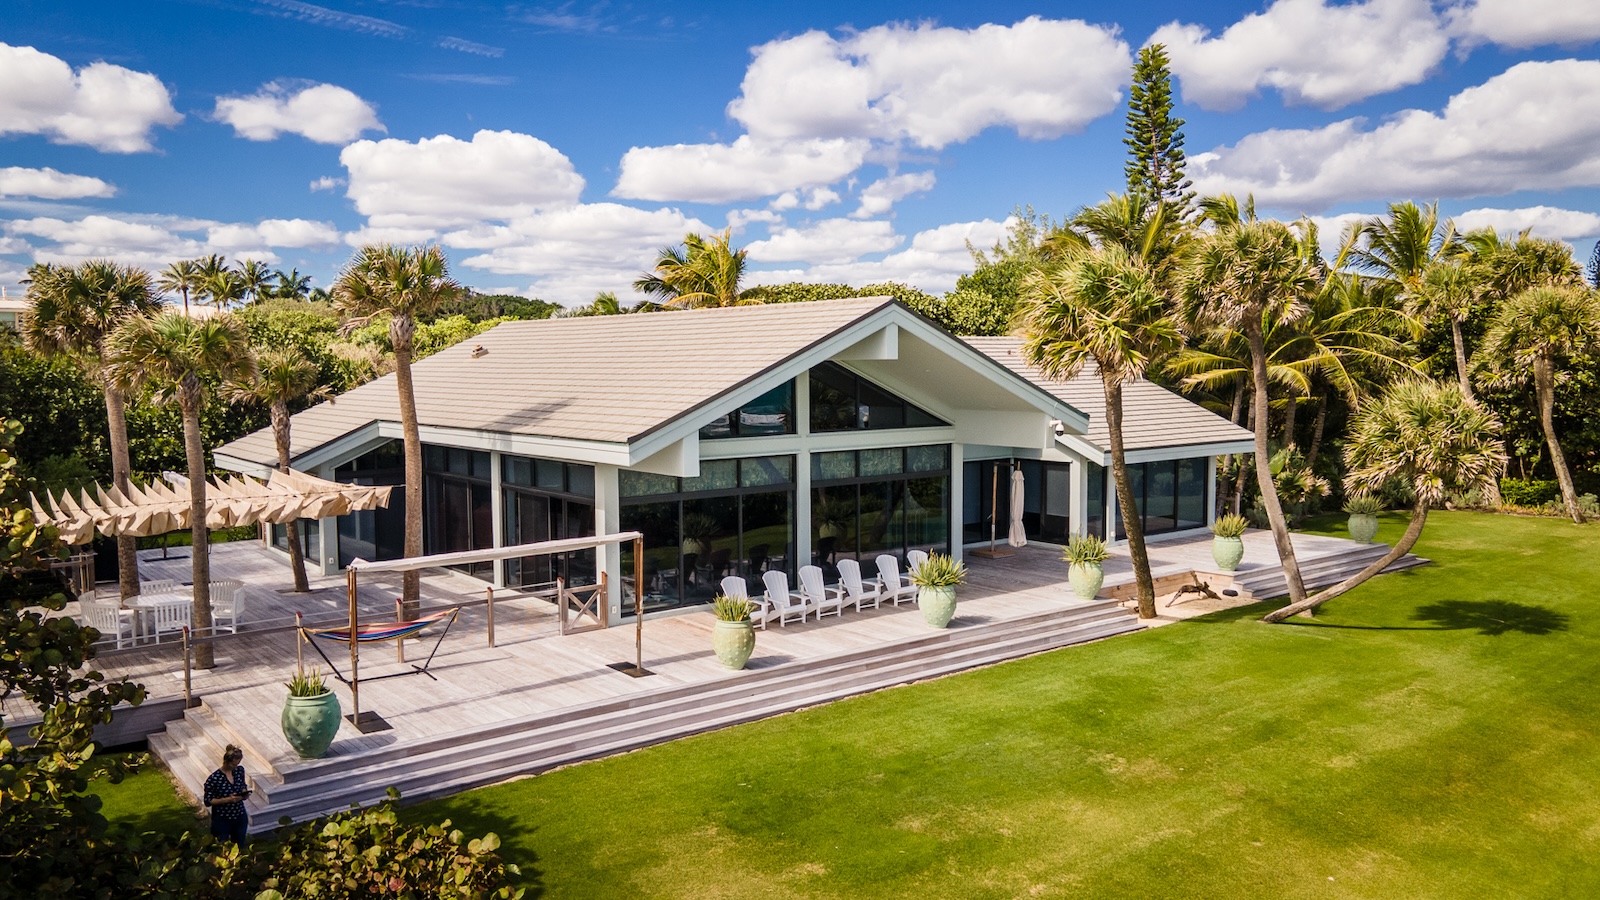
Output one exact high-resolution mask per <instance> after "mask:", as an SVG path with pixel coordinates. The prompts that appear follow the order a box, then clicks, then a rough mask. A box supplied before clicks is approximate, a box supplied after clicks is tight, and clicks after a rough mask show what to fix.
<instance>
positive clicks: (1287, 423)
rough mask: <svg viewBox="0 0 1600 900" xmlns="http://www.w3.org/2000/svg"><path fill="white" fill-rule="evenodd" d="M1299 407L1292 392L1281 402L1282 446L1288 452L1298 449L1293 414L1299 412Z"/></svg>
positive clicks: (1298, 444)
mask: <svg viewBox="0 0 1600 900" xmlns="http://www.w3.org/2000/svg"><path fill="white" fill-rule="evenodd" d="M1299 406H1300V403H1299V401H1298V400H1297V399H1296V398H1295V395H1294V393H1293V392H1292V391H1291V392H1290V394H1289V396H1287V397H1285V398H1284V400H1283V445H1284V446H1285V447H1287V448H1289V449H1290V450H1296V449H1299V447H1300V442H1299V441H1298V440H1296V439H1295V436H1294V432H1295V427H1294V418H1295V413H1296V412H1298V411H1299Z"/></svg>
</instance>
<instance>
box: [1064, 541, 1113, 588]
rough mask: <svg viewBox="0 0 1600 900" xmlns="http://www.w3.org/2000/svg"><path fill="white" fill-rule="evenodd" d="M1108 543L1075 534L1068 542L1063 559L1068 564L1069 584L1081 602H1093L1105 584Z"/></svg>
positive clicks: (1108, 554)
mask: <svg viewBox="0 0 1600 900" xmlns="http://www.w3.org/2000/svg"><path fill="white" fill-rule="evenodd" d="M1110 555H1111V554H1110V552H1109V551H1107V550H1106V542H1105V541H1103V540H1101V539H1099V538H1097V537H1095V536H1094V535H1092V534H1075V535H1073V536H1072V537H1071V538H1069V539H1068V540H1067V547H1066V549H1065V550H1063V551H1061V558H1062V559H1064V560H1066V562H1067V584H1068V585H1071V587H1072V592H1073V593H1074V594H1076V595H1077V596H1078V599H1079V600H1093V599H1094V598H1095V595H1096V594H1098V593H1100V586H1101V585H1102V584H1105V581H1106V570H1105V565H1104V563H1105V561H1106V557H1108V556H1110Z"/></svg>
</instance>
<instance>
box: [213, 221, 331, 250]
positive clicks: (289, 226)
mask: <svg viewBox="0 0 1600 900" xmlns="http://www.w3.org/2000/svg"><path fill="white" fill-rule="evenodd" d="M206 240H207V241H208V242H209V243H211V244H212V245H213V246H218V247H230V248H236V249H243V248H256V247H295V248H299V247H331V246H334V245H336V244H338V243H339V229H337V228H335V227H334V226H333V223H331V222H313V221H311V220H309V219H264V220H262V221H261V222H260V223H258V224H255V225H237V224H236V225H218V226H216V227H213V228H210V229H208V230H207V231H206Z"/></svg>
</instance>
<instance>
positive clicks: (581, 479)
mask: <svg viewBox="0 0 1600 900" xmlns="http://www.w3.org/2000/svg"><path fill="white" fill-rule="evenodd" d="M567 492H568V493H570V494H577V495H578V496H580V497H593V496H594V466H585V465H582V464H579V463H567Z"/></svg>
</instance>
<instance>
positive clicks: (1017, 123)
mask: <svg viewBox="0 0 1600 900" xmlns="http://www.w3.org/2000/svg"><path fill="white" fill-rule="evenodd" d="M754 55H755V59H754V60H753V61H752V62H751V64H750V67H749V69H748V70H747V71H746V73H745V78H744V83H743V85H742V89H743V93H742V95H741V96H740V97H739V98H738V99H736V100H734V101H733V102H732V103H730V104H729V105H728V113H729V115H731V116H732V117H733V118H735V119H737V120H738V121H740V122H742V123H743V124H744V126H745V128H746V130H747V131H748V132H749V133H750V134H751V135H754V136H756V137H757V138H764V139H774V140H776V139H797V138H861V137H868V138H878V139H882V140H889V141H899V140H908V141H911V142H912V143H915V144H917V145H920V146H923V147H929V148H934V149H937V148H941V147H944V146H946V145H947V144H951V143H955V142H958V141H964V140H966V139H968V138H970V137H972V136H973V135H976V134H978V133H979V132H981V131H983V130H984V129H986V128H991V127H1005V128H1012V129H1015V130H1016V132H1017V133H1018V134H1020V135H1022V136H1023V137H1027V138H1054V137H1059V136H1060V135H1063V134H1066V133H1068V132H1072V131H1077V130H1079V129H1081V128H1083V127H1084V126H1085V125H1087V124H1088V123H1089V122H1092V121H1094V120H1095V119H1098V118H1100V117H1101V116H1103V115H1105V114H1107V113H1109V112H1111V111H1113V110H1114V109H1115V108H1116V106H1117V104H1118V102H1119V101H1120V100H1121V96H1122V95H1121V87H1122V85H1123V83H1124V82H1125V81H1126V80H1127V72H1128V64H1129V52H1128V45H1127V44H1126V43H1125V42H1124V41H1122V40H1121V39H1120V38H1118V37H1117V33H1116V29H1115V28H1114V27H1111V26H1099V25H1090V24H1088V23H1086V22H1083V21H1080V20H1075V19H1074V20H1055V19H1043V18H1040V17H1038V16H1031V17H1029V18H1027V19H1024V20H1023V21H1021V22H1018V23H1016V24H1015V25H1010V26H1004V25H993V24H989V25H980V26H978V27H977V28H973V29H958V28H943V27H939V26H935V25H932V24H928V23H921V24H916V25H910V24H902V23H893V24H888V25H879V26H876V27H874V28H868V29H866V30H865V31H856V32H851V33H849V34H847V35H845V36H844V37H843V38H834V37H832V36H830V35H828V34H826V33H824V32H820V31H809V32H806V33H805V34H801V35H798V36H796V37H789V38H781V39H779V40H775V41H772V42H770V43H767V44H763V45H761V46H759V47H756V48H755V50H754Z"/></svg>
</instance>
